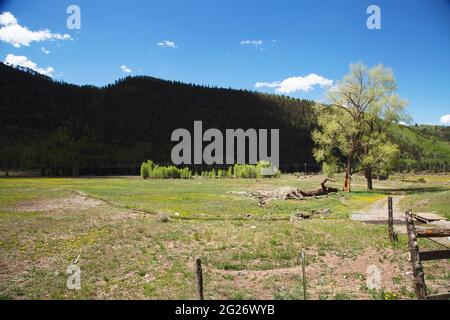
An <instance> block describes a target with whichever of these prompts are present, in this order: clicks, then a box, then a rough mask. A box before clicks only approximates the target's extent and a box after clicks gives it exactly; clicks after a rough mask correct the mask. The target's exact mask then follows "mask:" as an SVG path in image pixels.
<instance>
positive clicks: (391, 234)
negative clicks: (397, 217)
mask: <svg viewBox="0 0 450 320" xmlns="http://www.w3.org/2000/svg"><path fill="white" fill-rule="evenodd" d="M388 230H389V240H391V242H394V241H396V238H397V237H396V236H395V233H394V208H393V206H392V197H388Z"/></svg>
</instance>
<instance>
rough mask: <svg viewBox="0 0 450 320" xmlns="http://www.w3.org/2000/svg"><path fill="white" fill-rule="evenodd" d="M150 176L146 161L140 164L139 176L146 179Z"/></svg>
mask: <svg viewBox="0 0 450 320" xmlns="http://www.w3.org/2000/svg"><path fill="white" fill-rule="evenodd" d="M149 176H150V172H149V168H148V165H147V163H146V162H142V164H141V177H142V178H143V179H147V178H148V177H149Z"/></svg>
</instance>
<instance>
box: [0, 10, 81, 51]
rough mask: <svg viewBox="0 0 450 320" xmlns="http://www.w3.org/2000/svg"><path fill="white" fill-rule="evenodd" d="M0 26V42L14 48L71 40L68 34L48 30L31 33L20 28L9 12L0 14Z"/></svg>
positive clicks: (23, 27)
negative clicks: (44, 42)
mask: <svg viewBox="0 0 450 320" xmlns="http://www.w3.org/2000/svg"><path fill="white" fill-rule="evenodd" d="M0 26H1V28H0V40H1V41H3V42H7V43H9V44H11V45H13V46H14V47H16V48H20V47H21V46H24V47H28V46H29V45H30V43H32V42H33V41H36V42H39V41H45V40H70V39H72V38H71V36H70V35H68V34H59V33H52V32H51V31H50V30H48V29H43V30H39V31H31V30H30V29H28V28H27V27H25V26H21V25H20V24H19V23H18V22H17V19H16V18H15V17H14V16H13V15H12V14H11V13H10V12H3V13H2V14H0Z"/></svg>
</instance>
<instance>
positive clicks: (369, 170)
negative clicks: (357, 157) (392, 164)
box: [365, 167, 373, 190]
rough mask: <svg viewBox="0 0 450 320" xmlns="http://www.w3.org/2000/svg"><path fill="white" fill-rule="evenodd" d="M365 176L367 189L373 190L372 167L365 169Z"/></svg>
mask: <svg viewBox="0 0 450 320" xmlns="http://www.w3.org/2000/svg"><path fill="white" fill-rule="evenodd" d="M365 176H366V179H367V189H368V190H373V185H372V168H371V167H366V168H365Z"/></svg>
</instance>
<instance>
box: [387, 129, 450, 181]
mask: <svg viewBox="0 0 450 320" xmlns="http://www.w3.org/2000/svg"><path fill="white" fill-rule="evenodd" d="M426 128H428V129H427V130H428V131H427V132H428V133H430V132H434V131H435V130H432V129H431V127H426ZM436 131H439V130H438V129H436ZM442 132H445V131H444V130H443V129H442ZM387 135H388V137H389V138H390V140H392V141H394V142H395V143H396V144H397V145H398V146H399V149H400V153H399V156H398V159H397V161H396V163H395V168H396V170H397V171H399V172H417V171H424V172H432V173H434V172H445V171H449V170H450V143H449V142H448V141H444V140H442V139H441V138H439V137H437V136H433V137H430V136H429V135H428V134H423V130H422V129H417V128H416V127H406V126H400V125H391V126H389V127H388V128H387Z"/></svg>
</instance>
